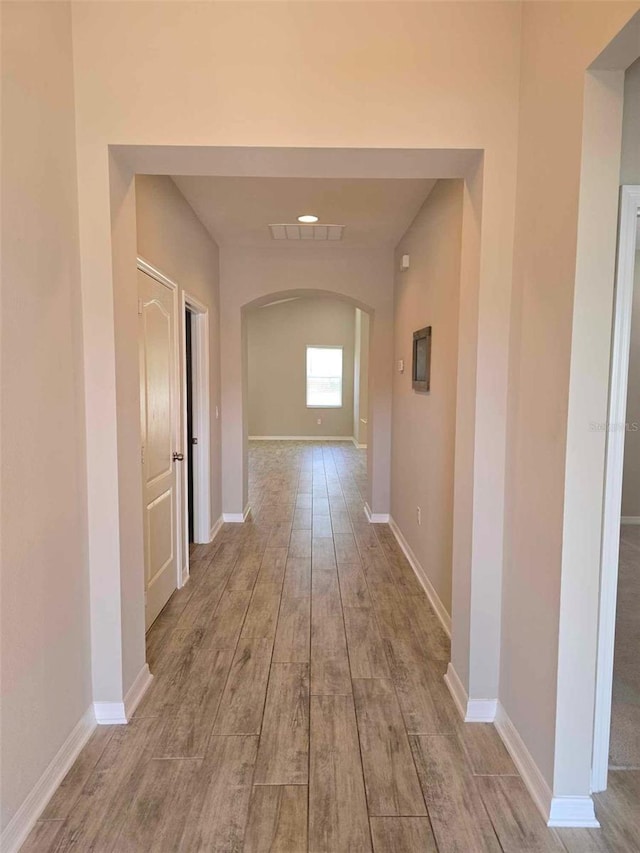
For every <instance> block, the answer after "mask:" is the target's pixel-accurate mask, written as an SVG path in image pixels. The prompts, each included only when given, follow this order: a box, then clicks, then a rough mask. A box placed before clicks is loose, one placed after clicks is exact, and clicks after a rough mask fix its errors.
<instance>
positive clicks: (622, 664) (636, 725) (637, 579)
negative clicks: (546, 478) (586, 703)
mask: <svg viewBox="0 0 640 853" xmlns="http://www.w3.org/2000/svg"><path fill="white" fill-rule="evenodd" d="M609 766H610V767H612V768H640V525H633V524H625V525H623V526H622V528H621V531H620V564H619V576H618V609H617V614H616V643H615V659H614V665H613V704H612V708H611V744H610V748H609Z"/></svg>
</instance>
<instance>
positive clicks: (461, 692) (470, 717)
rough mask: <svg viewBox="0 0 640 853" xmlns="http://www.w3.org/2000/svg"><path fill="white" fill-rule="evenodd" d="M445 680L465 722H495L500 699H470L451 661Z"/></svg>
mask: <svg viewBox="0 0 640 853" xmlns="http://www.w3.org/2000/svg"><path fill="white" fill-rule="evenodd" d="M444 681H445V684H446V685H447V687H448V688H449V693H451V696H452V698H453V701H454V703H455V706H456V708H457V709H458V712H459V714H460V716H461V717H462V719H463V720H464V722H465V723H493V722H494V721H495V719H496V713H497V708H498V700H497V699H469V697H468V695H467V691H466V690H465V688H464V685H463V683H462V681H460V677H459V676H458V673H457V672H456V671H455V669H454V667H453V664H452V663H451V662H449V666H448V667H447V672H446V674H445V677H444Z"/></svg>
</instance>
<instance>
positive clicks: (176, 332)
mask: <svg viewBox="0 0 640 853" xmlns="http://www.w3.org/2000/svg"><path fill="white" fill-rule="evenodd" d="M136 263H137V268H138V269H139V270H140V271H141V272H143V273H146V275H148V276H150V277H151V278H153V279H155V280H156V281H157V282H158V283H159V284H162V285H164V287H166V288H168V289H169V290H170V291H171V293H172V299H173V338H174V341H175V353H174V357H173V365H172V369H171V394H172V396H173V399H174V400H175V406H174V416H173V428H172V433H173V450H174V451H178V452H181V451H180V448H181V447H183V443H182V433H181V429H180V419H181V403H180V398H181V390H182V389H181V387H180V349H181V339H180V326H179V323H178V292H179V289H180V288H179V287H178V285H177V284H176V283H175V281H172V280H171V279H170V278H168V277H167V276H166V275H164V273H161V272H160V270H159V269H157V268H156V267H154V266H153V264H150V263H149V262H148V261H146V260H145V259H144V258H142V257H140V256H138V258H137V260H136ZM183 331H184V330H183ZM174 465H175V463H174ZM184 467H185V466H184V465H183V466H182V468H183V469H184ZM185 496H186V492H185V490H184V477H183V476H180V475H179V474H178V475H177V476H176V503H175V510H174V512H175V524H176V574H177V577H176V589H180V587H181V586H183V584H184V579H185V568H186V572H187V577H188V563H185V550H186V551H187V552H188V550H189V547H188V543H189V536H188V533H186V531H185V528H184V521H185V519H186V513H185V512H184V510H183V506H184V503H185ZM185 539H186V543H187V544H186V549H185Z"/></svg>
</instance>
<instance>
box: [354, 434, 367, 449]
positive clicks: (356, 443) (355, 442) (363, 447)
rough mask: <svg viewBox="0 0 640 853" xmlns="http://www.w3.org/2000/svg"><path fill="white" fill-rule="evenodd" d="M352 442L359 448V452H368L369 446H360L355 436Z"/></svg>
mask: <svg viewBox="0 0 640 853" xmlns="http://www.w3.org/2000/svg"><path fill="white" fill-rule="evenodd" d="M351 441H352V442H353V444H354V447H357V448H358V450H366V449H367V445H366V444H358V442H357V440H356V437H355V435H354V436H353V438H352V439H351Z"/></svg>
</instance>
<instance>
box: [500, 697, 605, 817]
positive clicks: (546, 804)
mask: <svg viewBox="0 0 640 853" xmlns="http://www.w3.org/2000/svg"><path fill="white" fill-rule="evenodd" d="M495 726H496V729H497V731H498V734H499V735H500V737H501V738H502V742H503V743H504V745H505V746H506V748H507V751H508V753H509V755H510V756H511V758H512V759H513V763H514V764H515V765H516V767H517V769H518V772H519V773H520V776H521V777H522V781H523V782H524V784H525V786H526V788H527V790H528V791H529V793H530V794H531V797H532V799H533V801H534V803H535V804H536V806H537V807H538V810H539V811H540V814H541V815H542V817H543V818H544V820H545V823H546V824H547V826H556V827H577V828H580V827H584V828H588V827H592V828H596V829H597V828H598V827H599V826H600V824H599V823H598V820H597V819H596V815H595V811H594V807H593V799H592V798H591V797H590V796H588V795H585V796H583V797H554V796H553V794H552V791H551V788H550V786H549V784H548V783H547V781H546V779H545V778H544V776H543V775H542V773H541V772H540V769H539V767H538V765H537V764H536V762H535V761H534V759H533V756H532V755H531V753H530V752H529V750H528V749H527V746H526V744H525V742H524V741H523V740H522V738H521V737H520V734H519V733H518V730H517V729H516V727H515V726H514V725H513V723H512V722H511V720H510V719H509V715H508V714H507V712H506V711H505V710H504V708H503V707H502V705H500V703H498V708H497V713H496V722H495Z"/></svg>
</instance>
